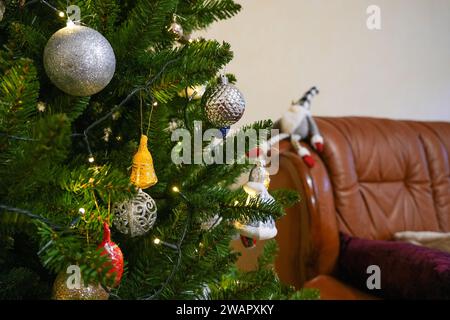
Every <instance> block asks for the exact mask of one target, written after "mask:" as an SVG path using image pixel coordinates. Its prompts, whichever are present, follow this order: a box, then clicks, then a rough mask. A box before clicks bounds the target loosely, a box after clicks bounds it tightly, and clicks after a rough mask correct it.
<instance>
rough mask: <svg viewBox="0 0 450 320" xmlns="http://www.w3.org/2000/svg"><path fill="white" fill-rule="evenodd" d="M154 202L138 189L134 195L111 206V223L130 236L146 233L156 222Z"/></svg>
mask: <svg viewBox="0 0 450 320" xmlns="http://www.w3.org/2000/svg"><path fill="white" fill-rule="evenodd" d="M156 211H157V208H156V203H155V200H153V199H152V197H150V196H149V195H148V194H147V193H145V192H144V191H142V190H141V189H139V191H138V193H137V195H136V197H134V198H133V199H131V200H128V201H124V202H122V203H120V204H118V205H115V206H114V208H113V213H114V221H113V224H114V226H115V227H116V228H117V230H119V231H120V232H122V233H124V234H129V235H130V236H132V237H137V236H141V235H143V234H145V233H147V232H148V231H149V230H150V229H151V228H152V227H153V225H154V224H155V222H156Z"/></svg>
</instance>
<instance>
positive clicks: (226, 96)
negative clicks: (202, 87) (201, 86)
mask: <svg viewBox="0 0 450 320" xmlns="http://www.w3.org/2000/svg"><path fill="white" fill-rule="evenodd" d="M203 98H204V104H205V112H206V116H207V118H208V120H209V122H211V123H212V124H213V125H215V126H217V127H219V128H223V127H228V126H230V125H232V124H235V123H236V122H238V121H239V119H241V117H242V115H243V114H244V111H245V100H244V96H243V95H242V93H241V92H240V91H239V90H238V89H237V88H236V87H235V86H233V85H232V84H229V83H228V78H227V77H226V76H222V77H221V83H220V84H218V85H216V86H214V87H212V88H209V89H208V90H207V91H206V92H205V94H204V95H203Z"/></svg>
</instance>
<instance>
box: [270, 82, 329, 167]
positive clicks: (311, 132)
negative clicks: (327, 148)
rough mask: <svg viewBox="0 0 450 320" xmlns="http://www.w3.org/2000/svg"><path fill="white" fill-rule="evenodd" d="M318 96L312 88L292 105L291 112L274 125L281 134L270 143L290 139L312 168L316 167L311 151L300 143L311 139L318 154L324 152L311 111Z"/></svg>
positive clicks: (317, 92)
mask: <svg viewBox="0 0 450 320" xmlns="http://www.w3.org/2000/svg"><path fill="white" fill-rule="evenodd" d="M317 94H319V90H317V88H316V87H312V88H311V89H310V90H309V91H308V92H306V93H305V94H304V96H303V97H302V98H301V99H300V100H298V101H297V102H294V103H292V106H291V107H290V108H289V110H288V111H287V112H286V113H285V114H284V115H283V116H282V117H281V119H280V120H279V121H277V122H276V123H275V124H274V129H280V130H281V133H280V134H279V135H278V136H276V137H274V138H272V139H271V140H270V141H269V144H271V145H272V144H274V143H276V142H278V141H281V140H283V139H285V138H288V137H290V139H291V143H292V146H293V147H294V148H295V150H296V151H297V153H298V154H299V155H300V156H301V157H302V159H303V161H304V162H305V163H306V165H307V166H308V167H310V168H312V167H314V159H313V157H312V156H311V153H310V152H309V150H308V149H307V148H305V147H302V146H301V144H300V141H301V140H302V139H306V138H308V137H311V140H310V141H311V146H312V147H313V148H314V149H316V150H317V152H322V151H323V145H324V141H323V137H322V135H321V134H320V131H319V128H318V126H317V124H316V122H315V121H314V118H313V117H312V115H311V111H310V110H311V100H312V98H313V97H314V96H316V95H317Z"/></svg>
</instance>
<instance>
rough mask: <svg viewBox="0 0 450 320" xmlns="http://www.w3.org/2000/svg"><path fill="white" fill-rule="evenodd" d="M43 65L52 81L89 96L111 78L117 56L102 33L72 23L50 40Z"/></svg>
mask: <svg viewBox="0 0 450 320" xmlns="http://www.w3.org/2000/svg"><path fill="white" fill-rule="evenodd" d="M44 67H45V71H46V73H47V75H48V77H49V78H50V80H51V81H52V82H53V84H54V85H55V86H57V87H58V88H59V89H61V90H62V91H64V92H65V93H68V94H70V95H73V96H90V95H93V94H95V93H97V92H99V91H101V90H103V89H104V88H105V87H106V86H107V85H108V83H109V82H110V81H111V79H112V77H113V76H114V71H115V69H116V57H115V56H114V51H113V48H112V47H111V45H110V44H109V42H108V40H106V38H105V37H103V36H102V35H101V34H100V33H99V32H97V31H96V30H94V29H91V28H88V27H85V26H80V25H76V24H74V23H72V22H69V23H68V26H67V27H65V28H62V29H60V30H58V31H57V32H55V33H54V34H53V35H52V36H51V37H50V39H49V40H48V42H47V45H46V46H45V49H44Z"/></svg>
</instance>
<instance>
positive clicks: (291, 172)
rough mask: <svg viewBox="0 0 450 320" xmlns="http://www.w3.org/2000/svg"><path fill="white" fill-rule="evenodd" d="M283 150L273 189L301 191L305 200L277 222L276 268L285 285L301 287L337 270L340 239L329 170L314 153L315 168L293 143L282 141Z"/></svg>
mask: <svg viewBox="0 0 450 320" xmlns="http://www.w3.org/2000/svg"><path fill="white" fill-rule="evenodd" d="M304 146H305V147H308V146H306V145H304ZM279 150H280V162H279V163H280V167H279V171H278V173H277V174H275V175H274V176H272V178H271V180H272V181H271V189H279V188H286V189H294V190H297V191H298V192H299V193H300V197H301V201H300V203H299V204H297V205H295V206H294V207H292V208H289V209H287V210H286V215H285V216H284V217H282V218H281V219H280V220H279V221H278V222H277V227H278V236H277V241H278V244H279V248H280V251H279V254H278V257H277V260H276V269H277V272H278V274H279V277H280V279H281V280H282V281H283V282H285V283H289V284H292V285H294V286H296V287H297V288H300V287H302V286H303V284H304V282H305V281H307V280H308V279H311V278H313V277H315V276H316V275H317V274H330V273H332V272H333V271H334V268H335V264H336V260H337V256H338V253H339V236H338V229H337V222H336V213H335V207H334V199H333V191H332V187H331V183H330V180H329V178H328V174H327V170H326V168H325V166H324V164H323V162H322V161H321V160H320V158H319V156H318V155H317V154H316V153H315V152H314V151H313V150H311V149H310V151H311V154H312V156H313V157H314V160H315V161H316V165H315V166H314V168H312V169H310V168H308V167H307V166H306V165H305V163H304V162H303V160H302V158H301V157H300V156H299V155H298V154H297V153H296V152H295V150H293V149H292V147H291V145H290V142H289V141H282V142H281V143H280V145H279Z"/></svg>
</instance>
